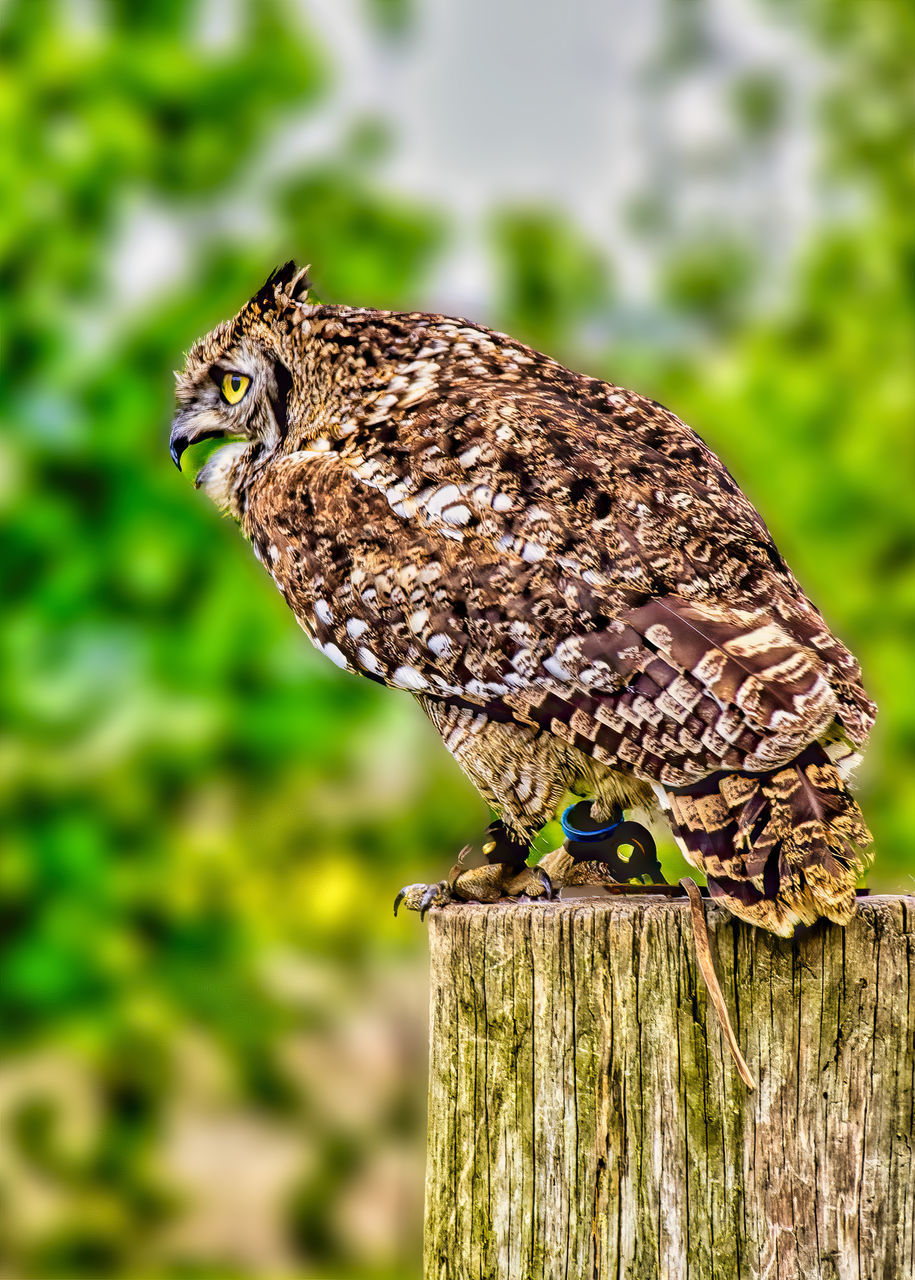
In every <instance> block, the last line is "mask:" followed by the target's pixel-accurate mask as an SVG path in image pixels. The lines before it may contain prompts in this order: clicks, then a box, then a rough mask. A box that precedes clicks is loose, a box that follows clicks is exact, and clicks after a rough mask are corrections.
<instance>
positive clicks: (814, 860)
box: [170, 263, 876, 935]
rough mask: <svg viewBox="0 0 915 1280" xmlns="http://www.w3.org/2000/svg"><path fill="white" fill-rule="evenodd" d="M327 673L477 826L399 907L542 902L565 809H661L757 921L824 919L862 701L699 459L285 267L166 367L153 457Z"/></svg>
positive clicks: (454, 337) (544, 371)
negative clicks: (186, 480) (209, 506)
mask: <svg viewBox="0 0 915 1280" xmlns="http://www.w3.org/2000/svg"><path fill="white" fill-rule="evenodd" d="M209 438H219V439H220V440H222V441H224V443H223V444H222V445H221V447H220V448H218V449H217V450H216V451H215V452H214V453H213V454H212V455H211V456H210V458H209V460H208V461H207V462H206V464H205V465H204V467H203V469H202V470H201V471H200V473H199V474H198V475H197V477H196V482H195V483H196V485H197V487H198V488H200V489H202V490H203V491H204V493H206V494H207V495H208V497H209V498H211V499H212V501H213V502H215V503H216V505H217V506H218V507H219V508H220V509H221V510H222V511H224V512H226V513H228V514H229V515H231V516H232V517H234V519H235V520H236V521H237V522H238V524H239V525H240V526H241V529H242V532H243V534H244V536H245V537H246V538H247V539H248V541H249V542H250V543H251V545H252V547H253V550H254V554H255V556H257V558H258V560H260V562H261V563H262V564H263V566H264V568H265V569H266V570H267V572H268V573H269V574H270V576H271V578H272V579H273V581H274V583H275V584H276V586H277V587H278V588H279V590H280V592H281V593H282V595H283V597H284V599H285V600H286V602H287V603H288V605H289V607H290V609H291V610H292V612H293V614H294V616H295V618H296V621H297V622H298V623H299V625H300V626H301V627H302V629H303V630H304V631H305V633H306V634H307V635H308V637H309V639H310V640H311V641H312V643H313V644H314V645H315V646H316V647H317V648H318V649H319V650H320V651H321V653H323V654H324V655H325V656H326V657H327V658H328V659H329V660H330V661H331V662H333V663H335V664H336V665H337V666H338V667H341V668H343V669H344V670H346V671H349V672H353V673H356V674H358V675H361V676H363V677H365V678H366V679H369V680H374V681H376V682H378V683H379V684H384V685H387V686H388V687H389V688H391V689H395V690H404V691H405V692H406V693H407V694H409V695H410V696H411V697H413V698H415V699H416V701H417V702H418V703H419V705H420V706H421V707H422V709H423V711H424V712H425V713H426V715H427V716H428V717H429V719H430V720H431V722H432V724H433V725H434V726H435V728H436V729H437V730H438V732H439V734H440V735H441V737H442V739H443V741H444V743H445V746H446V747H447V748H448V750H449V751H450V752H451V753H452V755H453V756H454V758H455V759H456V761H457V762H458V764H459V765H460V767H461V768H462V769H463V770H464V772H465V773H466V774H467V776H468V777H469V779H470V780H471V782H472V783H473V785H474V786H475V787H476V788H477V790H478V791H479V792H480V794H481V795H482V796H483V798H484V799H485V800H486V802H487V803H488V804H489V805H490V806H491V807H492V808H493V809H494V810H495V811H496V813H497V814H498V815H499V821H498V823H497V824H496V825H495V827H494V828H493V830H492V831H491V834H490V839H489V841H488V844H487V845H486V846H485V847H486V849H487V851H488V853H489V861H488V863H486V865H484V866H481V867H466V868H465V867H463V866H462V865H460V864H458V865H456V866H455V867H454V868H452V870H451V872H450V873H449V874H448V875H447V877H446V878H445V879H443V880H442V881H439V882H432V883H430V884H429V885H410V886H408V887H407V888H406V889H404V890H402V891H401V894H400V895H399V897H400V898H401V899H402V900H403V901H404V903H405V904H406V906H407V907H413V908H418V909H421V910H425V909H427V908H428V907H429V906H437V905H441V904H443V903H446V902H452V901H453V902H461V901H473V900H476V901H484V902H485V901H494V900H495V899H497V898H500V897H506V896H507V897H512V896H515V897H521V896H525V897H527V898H536V897H543V896H549V895H550V894H551V893H554V892H556V891H557V890H558V889H559V888H561V887H562V886H563V885H564V884H568V883H573V882H574V881H575V876H576V866H577V864H576V863H575V862H574V861H573V859H572V858H571V857H570V856H569V854H568V852H567V850H566V849H565V848H560V849H557V850H556V851H554V852H553V853H552V854H549V855H548V856H547V857H546V858H545V859H543V860H542V861H541V862H540V863H539V864H538V865H535V866H529V865H528V854H529V850H530V845H531V841H532V839H533V837H534V836H535V834H536V833H537V832H538V831H539V830H540V829H541V828H542V827H543V826H544V825H545V824H546V823H547V822H549V821H551V820H553V819H554V818H555V817H556V815H557V814H558V813H561V812H563V811H564V810H565V809H566V808H567V807H568V806H569V804H570V803H571V802H572V801H577V802H579V803H581V802H583V801H588V802H590V804H591V806H592V815H593V818H594V821H595V822H598V823H599V822H601V821H607V820H609V819H610V817H611V816H612V815H614V814H615V815H617V816H621V814H620V811H621V810H626V809H638V810H640V811H646V810H647V811H648V812H649V814H650V813H652V812H655V813H656V812H657V811H658V810H660V811H662V812H663V814H664V816H665V817H666V819H667V821H668V822H669V824H670V828H671V830H672V833H673V835H674V837H675V839H676V840H677V841H678V843H679V845H680V847H681V849H682V851H683V853H684V855H685V856H686V858H687V859H688V860H689V862H690V863H692V864H693V865H694V866H695V867H697V868H698V869H699V870H700V871H701V872H703V873H704V875H705V876H706V878H707V882H708V889H709V893H710V894H711V896H712V897H714V898H716V899H717V900H718V901H719V902H721V903H722V904H724V905H725V906H726V907H727V908H729V909H730V911H731V912H733V913H734V914H735V915H736V916H739V917H740V918H741V919H743V920H747V921H749V922H751V923H752V924H754V925H758V926H761V927H764V928H766V929H769V930H771V931H772V932H774V933H777V934H782V935H790V934H792V933H793V931H794V929H795V928H796V926H797V925H799V924H809V923H812V922H813V921H814V920H816V919H817V918H818V917H820V916H825V917H827V918H829V919H830V920H834V921H836V922H838V923H842V924H844V923H846V922H847V921H848V920H849V919H850V918H851V916H852V914H853V911H854V905H855V886H856V882H857V880H858V877H859V876H860V875H861V874H862V872H863V871H864V870H865V868H866V865H867V863H868V862H869V857H870V847H871V844H872V838H871V835H870V832H869V831H868V828H867V826H866V824H865V821H864V819H863V817H862V814H861V811H860V810H859V808H858V805H857V804H856V802H855V800H854V799H853V798H852V795H851V794H850V792H849V790H848V787H847V779H848V776H849V772H850V770H851V769H852V768H853V767H854V765H855V764H856V763H857V760H858V759H859V753H860V749H861V747H862V746H863V744H864V742H865V740H866V738H867V735H868V732H869V730H870V728H871V725H872V723H873V719H874V715H875V711H876V708H875V706H874V704H873V703H872V702H871V701H870V699H869V698H868V696H867V694H866V693H865V691H864V689H863V687H862V683H861V673H860V669H859V666H858V663H857V662H856V660H855V658H854V657H853V656H852V655H851V654H850V653H849V651H848V650H847V649H846V648H845V647H844V645H842V643H841V642H840V641H839V640H837V639H836V638H835V636H833V635H832V633H831V632H830V630H829V628H828V627H827V625H826V623H825V622H824V620H823V618H822V617H821V615H820V613H819V612H818V610H817V609H816V608H815V607H814V606H813V605H812V604H811V602H810V601H809V600H808V599H807V597H806V596H805V594H804V592H803V591H802V589H801V587H800V586H799V584H798V582H797V580H796V579H795V577H794V575H793V574H792V572H791V570H790V569H789V567H788V565H787V564H786V563H785V561H784V559H783V558H782V556H781V555H780V553H779V551H778V549H777V548H776V546H775V544H774V542H773V540H772V538H771V536H770V534H769V531H768V529H767V528H766V526H765V524H764V523H763V521H762V518H761V517H760V516H759V515H758V513H757V512H756V511H755V509H754V508H753V506H752V505H751V503H750V502H749V501H748V499H747V498H746V497H745V496H744V494H743V493H742V492H741V490H740V488H739V487H738V485H737V484H736V482H735V481H734V479H733V478H732V477H731V475H730V474H729V473H728V471H727V469H726V468H725V466H724V465H723V464H722V462H721V461H720V460H719V459H718V458H717V457H716V455H715V454H714V453H713V452H712V451H711V449H709V448H708V446H707V445H706V444H705V443H704V442H703V441H702V440H701V439H700V438H699V436H698V435H696V433H695V432H694V431H692V430H691V429H690V428H689V427H688V426H686V425H685V423H683V422H681V421H680V419H679V418H677V417H675V416H674V414H673V413H671V412H670V411H669V410H668V409H666V408H664V407H663V406H662V405H660V404H657V403H656V402H655V401H653V400H649V399H646V398H645V397H643V396H641V395H638V394H636V393H635V392H632V391H627V390H624V389H623V388H622V387H618V386H615V385H613V384H612V383H607V382H603V381H600V380H599V379H597V378H592V377H588V376H586V375H584V374H580V373H575V372H572V371H571V370H569V369H567V368H565V367H563V365H561V364H559V363H557V361H555V360H552V359H550V357H549V356H546V355H542V354H540V353H539V352H537V351H534V350H532V349H531V348H530V347H527V346H525V345H524V344H523V343H521V342H518V341H515V340H514V339H513V338H510V337H508V336H506V335H505V334H502V333H495V332H493V331H491V330H489V329H487V328H484V327H483V326H482V325H477V324H474V323H472V322H470V321H467V320H461V319H454V318H450V317H447V316H442V315H427V314H422V313H417V312H409V313H400V312H392V311H376V310H372V309H370V308H362V307H349V306H338V305H325V304H321V303H319V302H317V301H314V300H311V299H310V297H309V286H308V281H307V277H306V274H305V273H304V272H302V271H297V270H296V267H295V264H294V263H287V264H286V265H285V266H284V267H282V268H280V269H279V270H277V271H275V272H274V273H273V274H272V275H271V276H270V277H269V279H268V280H267V282H266V283H265V285H264V286H263V287H262V288H261V289H260V290H259V291H258V293H256V294H255V296H254V297H253V298H252V299H251V300H250V301H249V302H247V303H246V304H245V305H244V306H243V307H242V309H241V310H240V311H239V313H238V314H237V315H236V316H235V317H234V319H232V320H229V321H226V322H225V323H223V324H220V325H218V326H217V327H216V328H215V329H214V330H213V331H212V332H211V333H209V334H207V335H206V336H205V337H203V338H201V339H200V340H199V341H198V342H197V343H196V344H195V345H194V347H193V348H192V349H191V351H190V352H189V354H188V356H187V361H186V366H185V368H184V371H183V372H182V373H180V374H179V375H178V383H177V409H176V413H175V418H174V422H173V424H172V429H171V440H170V445H171V454H172V458H173V459H174V461H175V462H176V464H178V466H179V468H180V465H181V457H182V454H183V452H184V450H185V449H186V448H187V447H188V446H189V445H191V444H193V443H194V442H196V441H199V440H205V439H209Z"/></svg>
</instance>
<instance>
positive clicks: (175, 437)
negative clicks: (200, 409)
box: [168, 413, 228, 471]
mask: <svg viewBox="0 0 915 1280" xmlns="http://www.w3.org/2000/svg"><path fill="white" fill-rule="evenodd" d="M206 418H207V415H206V414H201V413H178V414H176V415H175V420H174V422H173V423H172V432H171V435H170V436H169V438H168V451H169V453H170V454H171V455H172V462H174V464H175V466H176V467H177V468H178V470H179V471H180V470H181V459H182V457H183V456H184V453H185V450H187V449H189V448H190V447H191V445H192V444H198V443H199V442H200V441H201V440H215V439H217V438H218V437H219V436H224V435H227V434H228V432H227V430H226V426H225V423H220V424H219V425H218V426H208V425H207V421H206Z"/></svg>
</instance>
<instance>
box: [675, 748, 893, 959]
mask: <svg viewBox="0 0 915 1280" xmlns="http://www.w3.org/2000/svg"><path fill="white" fill-rule="evenodd" d="M665 790H666V793H667V795H666V798H667V803H668V804H669V806H670V818H671V826H672V828H673V833H674V835H675V837H676V838H677V840H678V842H679V844H680V846H681V848H682V849H683V851H684V853H685V854H686V857H687V858H688V859H689V861H690V862H691V863H692V864H693V866H695V867H698V868H699V870H701V871H703V872H704V873H705V874H706V876H707V877H708V886H709V893H710V894H711V896H712V897H713V898H717V899H718V901H720V902H722V903H723V904H724V905H725V906H726V907H727V908H728V909H729V910H730V911H733V913H734V914H735V915H736V916H740V917H741V919H743V920H748V921H749V922H750V923H751V924H755V925H760V926H762V927H763V928H765V929H769V930H771V931H772V932H773V933H778V934H781V935H783V936H784V937H790V936H791V935H792V934H793V932H794V928H795V926H796V925H797V924H812V923H813V921H814V920H816V919H817V918H818V917H819V916H826V917H827V918H828V919H830V920H834V921H836V923H837V924H847V923H848V922H849V920H850V919H851V917H852V915H853V914H854V909H855V885H856V882H857V880H858V877H859V876H860V875H861V874H862V873H863V872H864V871H865V870H866V869H867V867H868V866H869V865H870V862H871V857H872V854H871V845H872V841H873V837H872V836H871V833H870V831H869V830H868V828H867V824H866V823H865V821H864V817H863V815H862V813H861V810H860V809H859V808H858V805H857V804H856V803H855V800H854V798H853V796H852V795H851V793H850V792H849V791H848V790H847V788H846V786H845V783H844V782H843V781H842V778H841V777H840V775H839V771H838V769H837V768H836V767H835V765H834V764H833V763H832V762H831V760H830V758H829V756H828V755H827V754H826V751H825V750H824V748H823V746H821V745H820V744H819V743H812V744H811V745H810V746H809V747H806V748H805V750H804V751H802V752H801V754H800V755H799V756H797V758H796V759H795V760H792V761H791V763H790V764H788V765H786V766H785V767H784V768H783V769H778V770H775V771H773V772H771V773H714V774H712V775H711V776H709V777H708V778H704V779H703V780H702V781H701V782H698V783H696V784H695V785H694V786H690V787H680V788H677V789H676V790H672V789H669V788H666V789H665Z"/></svg>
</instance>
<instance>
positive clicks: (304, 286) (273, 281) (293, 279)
mask: <svg viewBox="0 0 915 1280" xmlns="http://www.w3.org/2000/svg"><path fill="white" fill-rule="evenodd" d="M309 270H310V266H309V267H302V268H301V269H300V268H299V267H297V266H296V263H295V261H294V260H293V259H292V258H290V260H289V261H288V262H284V263H283V265H282V266H281V267H277V268H276V269H275V270H274V271H271V272H270V275H269V276H268V277H267V279H266V280H265V281H264V283H263V285H261V287H260V289H258V291H257V293H256V294H255V295H254V297H253V298H252V299H251V302H250V303H249V306H251V307H253V308H255V309H256V310H258V311H260V312H262V313H263V312H266V311H276V310H277V304H278V303H279V304H285V305H286V306H290V305H292V306H302V305H305V304H307V302H308V290H309V287H310V281H309V279H308V272H309Z"/></svg>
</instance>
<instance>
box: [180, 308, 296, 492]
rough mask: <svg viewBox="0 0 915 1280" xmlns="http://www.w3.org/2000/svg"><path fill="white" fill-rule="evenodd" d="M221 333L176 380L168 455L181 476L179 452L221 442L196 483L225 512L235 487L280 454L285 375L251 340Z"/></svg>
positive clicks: (230, 331) (231, 328)
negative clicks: (175, 399)
mask: <svg viewBox="0 0 915 1280" xmlns="http://www.w3.org/2000/svg"><path fill="white" fill-rule="evenodd" d="M236 332H237V327H236V325H235V324H230V325H226V326H221V327H220V328H219V329H215V330H214V331H213V333H211V334H208V335H207V337H206V338H204V339H203V340H202V341H201V342H199V343H197V344H196V346H195V347H194V348H193V350H192V351H191V352H190V354H189V355H188V358H187V364H186V366H185V368H184V371H183V372H182V373H180V374H178V375H177V401H178V407H177V410H176V413H175V417H174V420H173V422H172V430H171V436H170V439H169V448H170V450H171V455H172V458H173V460H174V462H175V465H176V466H177V467H178V468H179V469H180V467H181V458H182V455H183V454H184V452H185V450H186V449H187V448H188V447H189V446H190V445H192V444H196V443H198V442H199V441H201V440H212V439H223V440H225V442H226V443H225V444H224V445H223V446H222V448H220V449H218V450H217V451H216V452H215V453H213V454H212V455H211V456H210V458H209V460H208V461H207V463H206V465H205V466H204V467H203V469H202V470H201V471H200V472H198V474H197V478H196V480H195V482H194V483H195V485H196V486H197V488H202V489H203V490H204V492H206V493H207V494H208V495H209V496H210V497H211V498H212V499H213V501H214V502H216V503H217V505H218V506H220V507H222V508H223V509H228V508H229V507H230V506H231V498H232V494H233V493H234V490H235V488H236V487H237V484H238V482H239V480H240V479H241V478H242V477H243V475H245V474H248V473H250V470H251V468H252V467H254V466H257V465H258V464H259V463H261V462H263V461H266V460H267V459H268V458H269V457H270V456H271V455H272V454H273V453H274V452H275V451H276V449H277V448H278V447H279V446H280V444H281V442H282V440H283V438H284V435H285V427H286V419H287V413H288V401H289V395H290V391H291V385H292V379H291V375H290V373H289V371H288V369H287V368H286V366H285V365H284V364H283V363H282V361H280V360H278V359H276V358H275V357H272V356H271V354H270V353H269V352H268V351H266V350H265V349H264V347H263V346H262V345H260V344H259V343H258V342H257V341H255V340H254V339H253V338H252V337H251V336H247V337H236V336H235V334H236Z"/></svg>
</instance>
